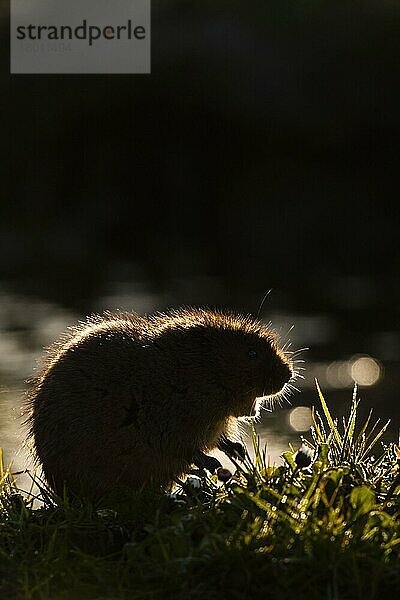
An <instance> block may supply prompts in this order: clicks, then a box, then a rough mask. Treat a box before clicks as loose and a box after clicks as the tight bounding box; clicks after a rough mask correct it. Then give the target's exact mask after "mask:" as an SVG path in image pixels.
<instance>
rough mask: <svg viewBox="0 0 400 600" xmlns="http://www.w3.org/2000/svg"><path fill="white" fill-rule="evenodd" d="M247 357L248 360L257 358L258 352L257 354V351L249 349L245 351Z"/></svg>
mask: <svg viewBox="0 0 400 600" xmlns="http://www.w3.org/2000/svg"><path fill="white" fill-rule="evenodd" d="M247 356H248V357H249V358H257V356H258V352H257V350H256V349H255V348H249V349H248V350H247Z"/></svg>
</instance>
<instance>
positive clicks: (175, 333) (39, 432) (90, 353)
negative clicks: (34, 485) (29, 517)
mask: <svg viewBox="0 0 400 600" xmlns="http://www.w3.org/2000/svg"><path fill="white" fill-rule="evenodd" d="M291 376H292V369H291V365H290V361H289V359H288V358H287V356H286V355H285V353H284V352H282V351H281V350H279V348H278V346H277V341H276V336H275V334H274V333H273V332H271V331H270V330H269V329H268V328H267V327H266V326H265V325H263V324H262V323H261V322H259V321H256V320H253V319H251V318H250V317H243V316H240V315H235V314H233V313H228V312H218V311H212V310H205V309H204V310H203V309H193V308H188V309H180V310H173V311H170V312H167V313H157V314H155V315H152V316H148V317H142V316H139V315H137V314H134V313H125V312H116V313H110V312H107V313H105V314H103V315H101V316H94V317H90V318H88V319H87V321H86V322H83V323H80V324H79V325H78V326H77V327H75V328H71V329H70V330H69V331H68V333H67V334H65V335H64V336H63V337H62V338H61V339H60V341H59V342H57V343H55V344H54V345H53V346H52V347H51V348H50V349H49V350H48V354H47V359H46V360H45V364H44V366H43V368H42V370H41V372H40V373H39V375H38V376H37V377H36V378H35V379H34V380H33V381H32V382H31V388H30V390H29V391H28V396H27V403H26V405H27V409H28V423H29V427H30V438H31V439H32V441H33V446H34V451H35V454H36V457H37V459H38V461H39V462H40V464H41V465H42V468H43V473H44V476H45V478H46V480H47V481H48V483H49V484H50V486H52V487H53V488H54V489H55V490H56V491H57V492H59V493H61V492H62V490H63V487H64V485H66V487H67V489H69V490H71V491H72V492H74V493H76V494H78V495H83V496H86V497H88V498H98V497H100V496H101V495H103V494H105V493H107V492H109V491H111V490H112V489H113V488H114V487H115V486H116V485H118V484H121V485H124V486H129V487H133V488H137V487H140V486H142V485H143V484H151V485H153V486H155V487H156V488H158V489H165V488H166V487H167V486H168V485H169V484H170V483H171V481H172V480H173V479H174V478H175V477H177V476H180V475H181V474H183V473H184V472H185V470H186V469H187V468H188V467H189V466H190V465H191V464H192V463H193V457H194V456H195V454H196V453H197V452H199V451H209V450H212V449H213V448H215V447H216V445H217V443H218V440H219V439H220V438H221V436H223V435H224V434H226V435H232V433H233V434H234V433H235V431H236V427H237V422H238V418H239V417H241V416H246V415H252V414H253V410H254V405H255V399H256V397H260V396H265V395H274V394H276V393H278V392H279V391H280V390H281V389H282V388H283V386H284V385H285V383H286V382H288V381H289V379H290V378H291Z"/></svg>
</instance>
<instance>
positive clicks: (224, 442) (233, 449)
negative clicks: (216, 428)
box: [218, 435, 246, 460]
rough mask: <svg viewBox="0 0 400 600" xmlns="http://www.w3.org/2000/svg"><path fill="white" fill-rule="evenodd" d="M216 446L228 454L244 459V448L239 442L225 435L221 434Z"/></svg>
mask: <svg viewBox="0 0 400 600" xmlns="http://www.w3.org/2000/svg"><path fill="white" fill-rule="evenodd" d="M218 448H219V449H220V450H222V452H225V454H227V455H228V456H232V458H236V459H237V460H245V458H246V448H245V447H244V446H243V444H241V443H240V442H233V441H232V440H230V439H229V438H228V437H226V435H223V436H222V437H221V439H220V440H219V442H218Z"/></svg>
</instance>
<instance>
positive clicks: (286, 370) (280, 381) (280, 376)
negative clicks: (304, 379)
mask: <svg viewBox="0 0 400 600" xmlns="http://www.w3.org/2000/svg"><path fill="white" fill-rule="evenodd" d="M292 377H293V371H292V368H291V366H290V365H289V364H288V363H286V362H283V361H279V363H278V364H277V365H276V367H275V369H274V374H273V386H272V387H273V389H272V391H271V392H270V393H271V394H277V393H278V392H280V391H281V390H282V388H283V387H284V386H285V384H286V383H288V382H289V381H290V380H291V378H292Z"/></svg>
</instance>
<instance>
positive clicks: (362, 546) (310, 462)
mask: <svg viewBox="0 0 400 600" xmlns="http://www.w3.org/2000/svg"><path fill="white" fill-rule="evenodd" d="M318 394H319V406H320V408H319V410H318V411H316V410H315V411H314V412H313V426H312V428H311V432H310V435H309V436H308V438H309V439H308V441H307V440H299V446H300V448H299V449H298V450H297V451H296V450H295V449H294V448H292V449H290V450H289V451H287V452H285V453H284V459H285V464H284V465H283V466H279V467H276V466H271V465H269V464H268V460H267V458H266V454H265V451H264V450H263V449H261V448H260V446H259V443H258V439H257V437H256V436H255V435H254V436H253V444H254V448H255V459H254V460H253V461H252V460H250V457H249V456H247V458H246V460H245V462H244V463H243V464H239V463H237V464H236V467H237V470H236V473H235V476H234V477H233V478H232V479H231V480H230V482H228V483H227V484H221V483H219V482H218V481H216V479H215V478H214V477H207V476H205V474H204V473H200V474H199V475H201V476H200V477H196V476H194V475H192V476H191V477H190V478H189V479H188V480H187V481H186V482H185V483H182V485H181V486H180V487H179V488H178V490H177V492H176V493H174V494H171V495H163V496H161V497H154V496H151V495H150V494H148V493H146V492H145V491H142V492H137V493H126V494H122V493H121V494H119V496H114V497H113V498H109V499H108V500H107V501H104V502H103V504H102V505H101V506H96V507H94V506H90V505H82V504H79V503H78V502H70V501H68V499H67V498H62V499H61V498H56V497H54V495H53V494H52V493H51V492H50V491H49V490H48V489H46V487H45V486H44V485H43V484H42V483H41V482H40V481H39V482H38V483H39V485H40V487H41V492H40V496H41V501H42V505H41V506H39V507H37V500H35V498H33V496H32V495H30V494H22V493H21V492H20V491H19V490H18V488H17V485H16V483H15V482H14V481H13V478H12V476H11V474H10V473H9V472H8V471H7V470H3V471H2V473H1V496H0V511H1V516H0V597H1V598H6V599H7V600H8V599H10V600H11V599H14V598H18V599H20V598H21V599H38V600H42V599H43V600H44V599H51V600H58V599H60V600H64V599H73V600H76V599H93V600H94V599H98V600H100V599H102V600H103V599H104V600H106V599H107V600H109V599H110V600H111V599H113V600H114V599H120V598H124V599H125V598H126V599H128V598H129V599H139V598H140V599H142V598H143V599H153V598H177V599H182V600H183V599H185V600H186V599H187V600H192V599H193V600H194V599H206V600H213V599H214V598H215V599H217V598H218V599H221V598H229V599H232V600H235V599H238V600H239V599H245V598H246V599H247V598H249V599H250V598H251V599H253V598H268V599H273V600H275V599H276V600H278V599H279V600H281V599H289V598H290V599H291V600H292V599H294V598H295V599H303V598H304V599H308V600H311V599H317V598H318V599H320V598H324V599H329V600H333V599H353V598H357V599H358V598H359V599H362V600H373V599H375V598H376V599H378V598H379V599H382V598H392V597H398V595H399V593H400V451H399V449H398V447H397V446H396V444H394V443H392V444H382V441H381V439H382V436H383V433H384V431H385V427H380V425H379V423H374V422H373V419H372V417H371V415H370V416H369V418H368V420H367V421H366V422H364V423H358V422H357V409H358V404H359V400H358V398H357V394H356V393H354V395H353V398H352V400H351V401H350V404H351V406H350V410H349V414H348V415H347V416H346V418H343V419H341V420H340V421H339V420H335V419H334V418H333V417H332V416H331V413H330V410H329V408H328V405H327V403H326V402H325V399H324V397H323V395H322V393H321V391H320V390H319V388H318ZM35 502H36V505H35ZM35 506H36V507H35Z"/></svg>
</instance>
